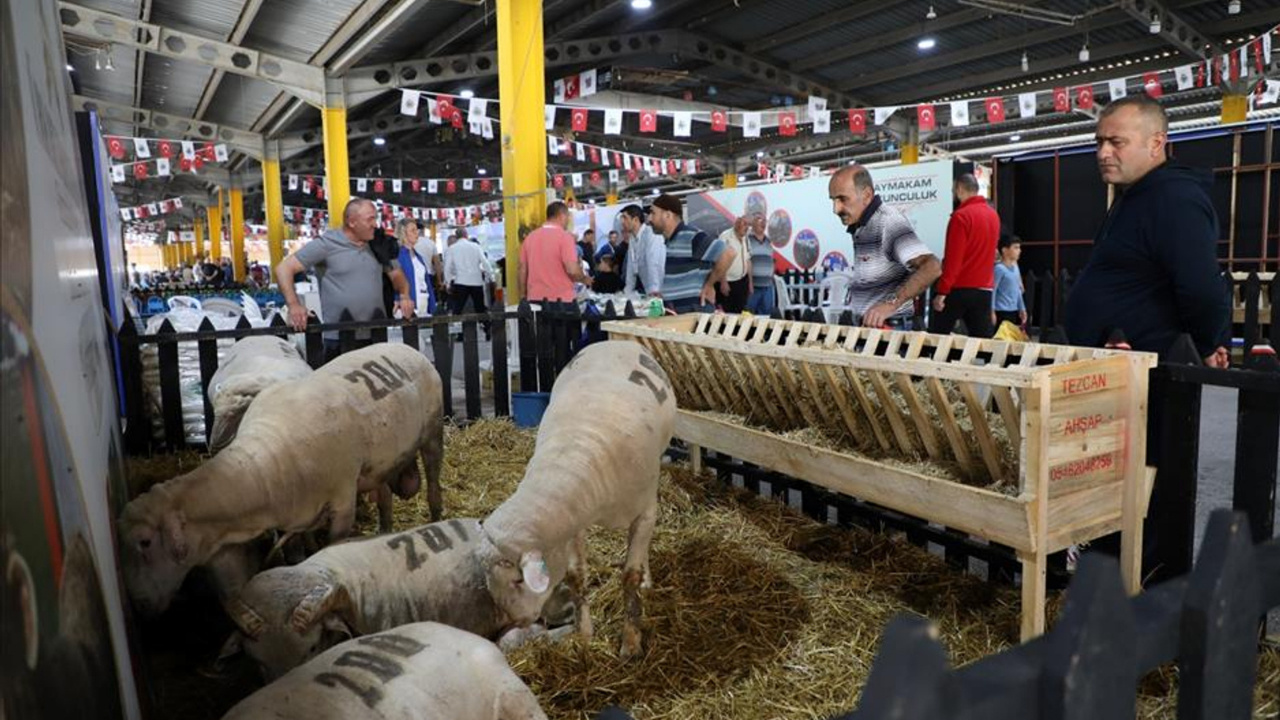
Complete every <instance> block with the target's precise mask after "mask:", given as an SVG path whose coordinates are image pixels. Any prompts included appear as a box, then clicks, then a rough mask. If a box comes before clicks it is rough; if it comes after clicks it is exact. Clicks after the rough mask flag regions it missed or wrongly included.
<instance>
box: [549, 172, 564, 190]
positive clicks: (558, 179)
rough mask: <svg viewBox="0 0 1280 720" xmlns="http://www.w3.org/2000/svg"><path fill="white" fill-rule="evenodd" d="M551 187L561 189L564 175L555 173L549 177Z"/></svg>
mask: <svg viewBox="0 0 1280 720" xmlns="http://www.w3.org/2000/svg"><path fill="white" fill-rule="evenodd" d="M551 187H553V188H555V189H557V190H563V189H564V176H563V175H556V176H555V177H553V178H551Z"/></svg>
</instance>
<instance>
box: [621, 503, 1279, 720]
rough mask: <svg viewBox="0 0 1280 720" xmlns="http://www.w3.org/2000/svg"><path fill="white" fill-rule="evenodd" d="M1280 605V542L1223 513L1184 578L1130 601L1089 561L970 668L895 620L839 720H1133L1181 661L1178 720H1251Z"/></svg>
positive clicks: (1096, 560)
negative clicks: (1052, 611) (1036, 614)
mask: <svg viewBox="0 0 1280 720" xmlns="http://www.w3.org/2000/svg"><path fill="white" fill-rule="evenodd" d="M1277 606H1280V540H1271V541H1269V542H1266V543H1263V544H1259V545H1255V544H1254V543H1253V540H1252V537H1251V532H1250V530H1249V522H1248V520H1247V519H1246V518H1245V517H1244V516H1243V515H1241V514H1240V513H1232V512H1231V511H1228V510H1219V511H1216V512H1214V514H1213V516H1212V517H1211V518H1210V520H1209V526H1208V529H1207V531H1206V533H1205V540H1204V545H1203V546H1202V547H1201V550H1200V561H1199V562H1198V563H1197V564H1196V566H1195V569H1194V570H1193V571H1192V572H1191V573H1190V574H1189V575H1187V576H1183V577H1180V578H1177V579H1174V580H1171V581H1169V582H1166V583H1163V584H1161V585H1159V586H1157V587H1155V588H1153V589H1151V590H1148V591H1146V592H1144V593H1142V594H1140V595H1138V596H1136V597H1132V598H1130V597H1126V595H1125V592H1124V588H1123V586H1122V585H1121V582H1120V573H1119V567H1118V565H1117V564H1116V561H1115V560H1114V559H1112V558H1109V557H1105V556H1098V555H1089V556H1087V557H1086V558H1084V560H1083V561H1082V562H1081V566H1080V571H1079V572H1078V573H1077V574H1076V576H1075V578H1074V579H1073V580H1072V583H1071V586H1070V588H1069V589H1068V591H1067V595H1066V603H1065V606H1064V608H1063V612H1062V615H1061V617H1060V618H1059V620H1058V621H1057V623H1055V625H1054V626H1053V628H1052V629H1051V630H1050V631H1049V632H1048V633H1047V634H1045V635H1042V636H1040V637H1038V638H1036V639H1034V640H1031V641H1029V642H1026V643H1023V644H1021V645H1018V646H1017V647H1014V648H1011V649H1009V650H1006V651H1004V652H1002V653H998V654H996V655H992V656H990V657H987V658H984V659H983V660H979V661H978V662H975V663H972V664H970V665H966V666H965V667H962V668H958V669H954V670H949V669H948V668H947V653H946V649H945V648H944V647H943V646H942V644H941V643H939V642H938V640H937V630H936V628H934V626H933V625H932V624H931V623H930V622H929V621H928V620H926V619H924V618H921V617H919V616H916V615H902V616H899V617H897V618H895V619H894V620H893V621H892V622H890V623H889V625H888V627H887V628H886V629H885V632H884V636H883V638H882V639H881V642H880V650H879V651H878V653H877V655H876V660H875V663H874V664H873V665H872V667H871V673H870V675H869V676H868V677H867V682H866V684H865V685H864V686H863V688H862V697H861V701H860V702H858V708H857V710H856V711H853V712H850V713H848V714H845V715H842V716H840V720H889V719H890V718H892V719H893V720H925V719H928V720H936V718H948V719H949V720H999V719H1003V718H1009V719H1015V718H1016V719H1018V720H1022V719H1025V718H1061V719H1062V720H1132V719H1133V718H1134V717H1135V716H1136V714H1137V697H1138V683H1139V681H1140V680H1141V678H1142V677H1143V675H1145V674H1146V673H1147V672H1149V671H1151V670H1154V669H1155V668H1157V667H1159V666H1160V665H1163V664H1165V663H1168V662H1174V661H1176V662H1177V667H1178V701H1177V702H1178V711H1177V712H1178V718H1179V719H1180V720H1248V719H1249V718H1250V717H1252V715H1253V691H1254V682H1255V680H1254V679H1255V676H1256V668H1257V658H1258V622H1259V620H1260V618H1262V616H1263V615H1264V614H1265V613H1266V612H1267V611H1268V610H1269V609H1271V608H1274V607H1277ZM850 703H851V704H852V703H853V698H850ZM606 719H607V720H629V719H630V715H628V714H627V713H626V712H624V711H622V710H620V709H618V708H609V709H607V710H605V711H604V712H602V713H600V714H599V715H598V716H597V720H606Z"/></svg>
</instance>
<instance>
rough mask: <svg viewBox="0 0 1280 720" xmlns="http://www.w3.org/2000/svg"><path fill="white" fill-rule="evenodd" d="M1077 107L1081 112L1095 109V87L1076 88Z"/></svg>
mask: <svg viewBox="0 0 1280 720" xmlns="http://www.w3.org/2000/svg"><path fill="white" fill-rule="evenodd" d="M1076 107H1077V108H1078V109H1080V110H1092V109H1093V86H1092V85H1081V86H1079V87H1077V88H1076Z"/></svg>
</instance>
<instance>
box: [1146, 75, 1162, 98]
mask: <svg viewBox="0 0 1280 720" xmlns="http://www.w3.org/2000/svg"><path fill="white" fill-rule="evenodd" d="M1142 89H1143V90H1146V91H1147V94H1148V95H1150V96H1151V97H1153V98H1158V97H1160V96H1161V95H1164V88H1163V87H1161V86H1160V73H1158V72H1149V73H1144V74H1143V75H1142Z"/></svg>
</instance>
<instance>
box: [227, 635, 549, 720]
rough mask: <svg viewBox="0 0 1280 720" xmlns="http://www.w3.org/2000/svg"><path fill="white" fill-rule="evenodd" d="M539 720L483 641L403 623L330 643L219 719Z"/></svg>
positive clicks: (532, 702)
mask: <svg viewBox="0 0 1280 720" xmlns="http://www.w3.org/2000/svg"><path fill="white" fill-rule="evenodd" d="M261 718H274V719H275V720H295V719H296V720H337V719H339V718H341V719H342V720H360V719H362V718H369V719H370V720H373V719H374V718H376V719H377V720H545V718H546V715H545V714H544V713H543V712H542V709H541V708H539V707H538V701H537V699H536V698H534V696H533V693H532V692H530V691H529V688H528V687H526V686H525V684H524V683H523V682H521V681H520V678H519V677H517V676H516V674H515V673H514V672H512V671H511V668H510V667H509V666H508V665H507V661H506V659H505V658H504V657H503V656H502V653H501V652H500V651H499V650H498V648H497V647H496V646H495V645H494V644H493V643H491V642H489V641H488V640H485V639H484V638H482V637H480V636H478V635H473V634H471V633H469V632H466V631H464V630H458V629H457V628H452V627H449V626H447V625H440V624H437V623H431V622H424V623H414V624H412V625H402V626H400V627H398V628H395V629H394V630H388V631H386V632H381V633H378V634H376V635H366V636H364V637H360V638H356V639H354V640H349V641H347V642H344V643H342V644H341V645H338V646H337V647H334V648H331V649H329V650H327V651H326V652H324V653H323V654H321V655H319V656H318V657H316V658H315V659H313V660H311V661H310V662H308V663H307V664H305V665H302V666H300V667H298V668H296V669H294V670H292V671H291V672H289V673H288V674H287V675H285V676H284V677H282V678H280V679H279V680H277V681H275V682H273V683H271V684H270V685H268V686H266V687H265V688H263V689H261V690H259V691H257V692H256V693H254V694H253V695H250V696H249V697H247V698H245V699H244V700H242V701H241V702H240V703H238V704H237V705H236V706H235V707H233V708H231V711H230V712H228V713H227V714H226V715H224V716H223V720H261Z"/></svg>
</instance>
